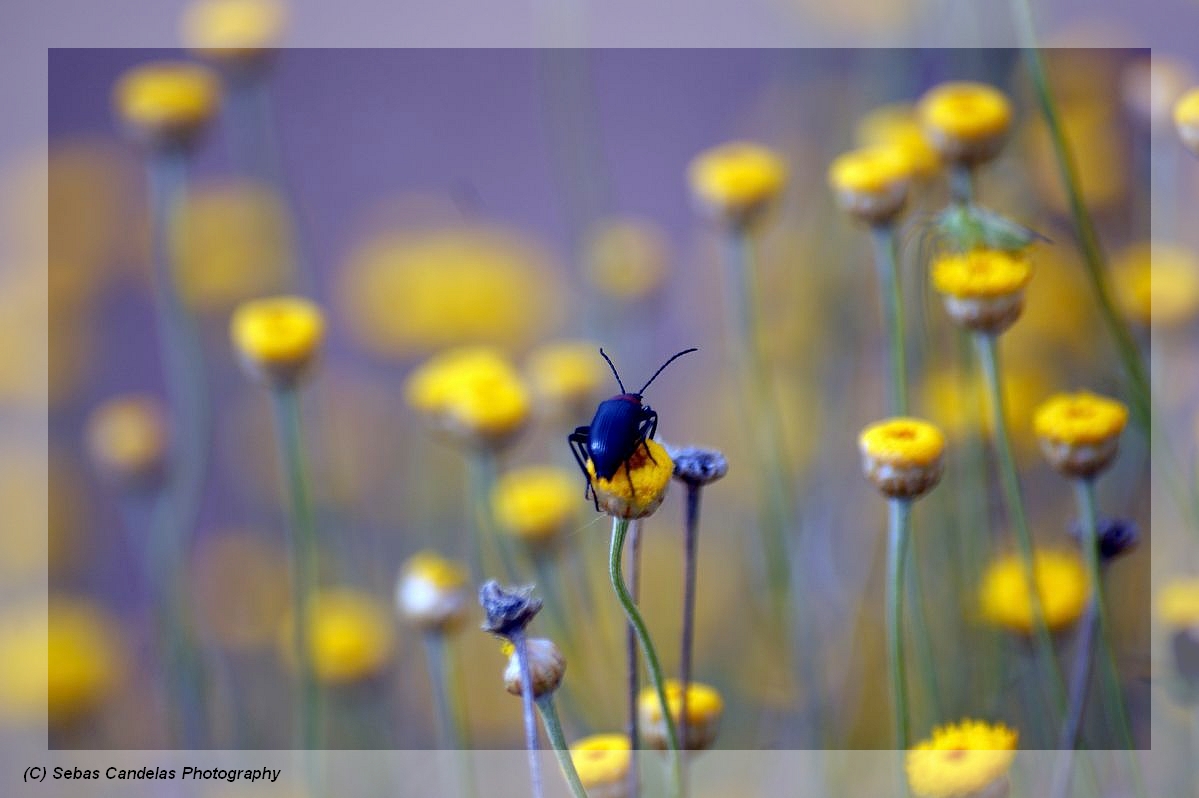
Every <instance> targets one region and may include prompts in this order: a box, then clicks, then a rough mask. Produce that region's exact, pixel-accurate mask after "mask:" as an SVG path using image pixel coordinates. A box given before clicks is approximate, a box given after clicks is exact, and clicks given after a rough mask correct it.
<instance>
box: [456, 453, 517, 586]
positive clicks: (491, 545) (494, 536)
mask: <svg viewBox="0 0 1199 798" xmlns="http://www.w3.org/2000/svg"><path fill="white" fill-rule="evenodd" d="M468 456H469V458H470V461H469V465H468V470H469V479H470V493H471V505H472V506H473V508H474V516H475V555H476V558H477V559H478V560H479V562H478V567H479V569H480V571H481V572H482V573H489V572H492V571H493V569H494V568H495V565H494V564H492V563H490V562H489V561H488V558H487V552H488V551H489V550H492V549H493V550H494V553H495V556H496V557H497V558H498V559H499V563H498V565H499V568H500V569H501V572H502V573H503V575H504V578H505V579H507V580H508V581H509V582H514V581H516V580H517V570H516V564H515V563H514V562H513V561H512V556H511V552H509V551H508V545H507V541H506V540H504V539H503V538H502V537H501V535H500V532H499V530H498V529H496V525H495V520H494V516H493V515H492V512H491V493H492V490H494V488H495V481H496V466H497V464H496V457H495V454H494V453H493V452H489V451H479V452H473V453H471V454H470V455H468Z"/></svg>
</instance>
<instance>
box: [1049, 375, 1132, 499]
mask: <svg viewBox="0 0 1199 798" xmlns="http://www.w3.org/2000/svg"><path fill="white" fill-rule="evenodd" d="M1127 423H1128V408H1127V407H1125V406H1124V405H1123V404H1121V403H1120V402H1117V401H1116V400H1114V399H1108V398H1106V397H1103V396H1097V395H1096V394H1092V393H1088V392H1086V391H1080V392H1078V393H1074V394H1057V395H1055V396H1051V397H1050V398H1049V399H1047V400H1046V401H1045V402H1044V403H1042V404H1041V406H1040V407H1038V408H1037V411H1036V413H1035V415H1034V416H1033V428H1034V430H1035V431H1036V435H1037V440H1038V442H1039V443H1040V444H1041V451H1042V453H1044V455H1045V459H1046V460H1048V461H1049V463H1050V465H1052V466H1053V467H1054V468H1056V469H1057V470H1058V471H1060V472H1061V473H1062V474H1063V475H1065V476H1067V477H1074V478H1084V479H1089V478H1091V477H1094V476H1095V475H1097V474H1099V473H1100V472H1102V471H1103V470H1104V469H1106V468H1107V467H1108V466H1109V465H1111V462H1112V460H1114V459H1115V457H1116V452H1117V449H1118V446H1119V441H1120V433H1121V432H1123V431H1124V426H1125V424H1127Z"/></svg>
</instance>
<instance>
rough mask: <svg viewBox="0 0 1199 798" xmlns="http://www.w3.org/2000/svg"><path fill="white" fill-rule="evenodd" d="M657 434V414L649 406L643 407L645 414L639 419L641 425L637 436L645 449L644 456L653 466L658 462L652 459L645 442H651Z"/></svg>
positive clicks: (651, 453)
mask: <svg viewBox="0 0 1199 798" xmlns="http://www.w3.org/2000/svg"><path fill="white" fill-rule="evenodd" d="M657 432H658V414H657V413H656V412H654V409H653V408H652V407H650V406H649V405H646V406H645V413H644V414H643V416H642V419H641V425H640V426H639V427H638V428H637V434H638V435H639V436H640V437H641V445H642V446H643V447H644V448H645V456H646V457H648V458H649V460H650V462H651V463H653V464H654V465H657V464H658V461H657V460H655V459H654V453H653V452H651V451H650V450H649V446H646V444H645V441H647V440H653V437H654V435H655V434H656V433H657Z"/></svg>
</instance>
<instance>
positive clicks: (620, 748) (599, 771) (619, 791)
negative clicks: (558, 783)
mask: <svg viewBox="0 0 1199 798" xmlns="http://www.w3.org/2000/svg"><path fill="white" fill-rule="evenodd" d="M570 759H571V761H572V762H574V766H575V771H576V772H577V773H578V774H579V781H581V782H583V786H584V787H586V788H587V794H588V795H589V796H591V798H620V797H621V796H624V795H627V791H626V790H627V781H628V776H629V766H630V764H631V763H632V759H633V754H632V751H631V746H630V745H629V738H628V737H627V736H626V735H623V734H594V735H592V736H590V737H584V738H583V739H581V740H577V741H575V743H574V745H572V746H571V747H570Z"/></svg>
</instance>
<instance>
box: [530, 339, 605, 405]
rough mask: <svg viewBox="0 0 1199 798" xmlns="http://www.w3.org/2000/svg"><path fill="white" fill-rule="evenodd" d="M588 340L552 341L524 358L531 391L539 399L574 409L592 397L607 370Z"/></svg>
mask: <svg viewBox="0 0 1199 798" xmlns="http://www.w3.org/2000/svg"><path fill="white" fill-rule="evenodd" d="M603 362H604V361H603V360H602V359H601V358H600V356H599V344H595V343H592V342H591V341H553V342H550V343H547V344H542V345H541V346H539V347H537V348H536V349H534V350H533V351H532V352H530V353H529V356H528V359H527V360H526V361H525V372H526V373H527V374H528V376H529V384H530V385H531V386H532V388H533V393H534V394H536V395H537V398H538V399H539V400H540V402H541V403H543V404H547V405H550V406H554V407H557V408H560V409H563V410H565V411H568V412H572V413H577V412H579V411H581V410H582V409H583V408H585V407H587V406H588V405H590V404H591V403H592V402H593V401H594V400H595V398H596V396H597V394H598V393H599V391H600V388H601V387H602V386H603V384H604V380H605V379H606V378H607V376H608V372H607V370H606V369H605V367H604V365H603Z"/></svg>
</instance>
